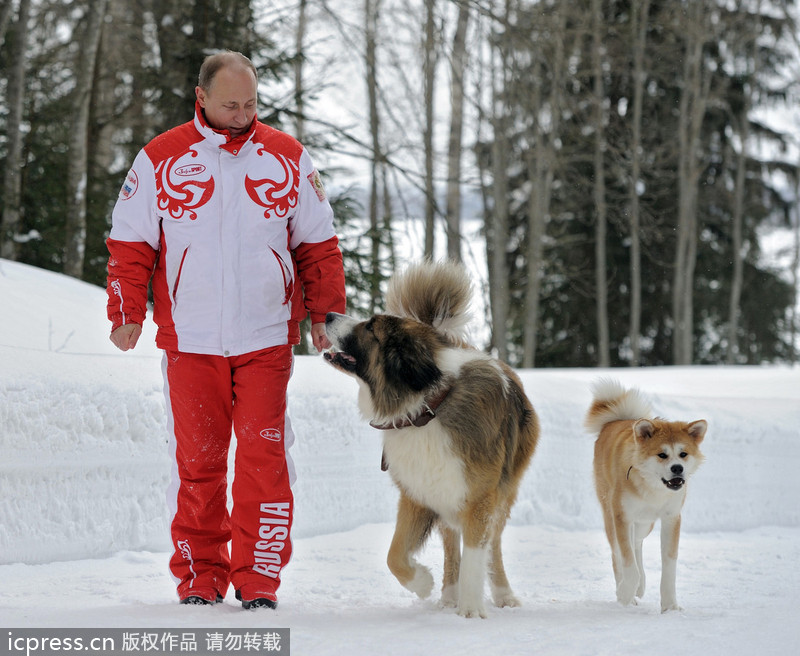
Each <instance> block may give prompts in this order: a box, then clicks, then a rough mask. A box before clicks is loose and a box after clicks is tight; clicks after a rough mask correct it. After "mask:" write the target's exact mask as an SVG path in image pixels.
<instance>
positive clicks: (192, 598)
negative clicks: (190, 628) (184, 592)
mask: <svg viewBox="0 0 800 656" xmlns="http://www.w3.org/2000/svg"><path fill="white" fill-rule="evenodd" d="M181 603H182V604H183V605H185V606H211V605H213V604H221V603H222V595H220V594H218V595H217V598H216V599H215V600H214V601H209V600H208V599H203V597H198V596H197V595H189V596H188V597H185V598H183V599H181Z"/></svg>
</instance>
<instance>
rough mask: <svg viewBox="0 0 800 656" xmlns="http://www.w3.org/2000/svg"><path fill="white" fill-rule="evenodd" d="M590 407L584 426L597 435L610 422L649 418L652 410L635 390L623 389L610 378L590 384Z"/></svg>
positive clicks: (647, 402)
mask: <svg viewBox="0 0 800 656" xmlns="http://www.w3.org/2000/svg"><path fill="white" fill-rule="evenodd" d="M592 394H593V396H594V398H593V399H592V405H591V407H590V408H589V412H588V413H587V414H586V421H585V422H584V426H586V428H587V429H588V430H589V431H591V432H592V433H595V434H596V433H599V432H600V431H601V430H602V429H603V426H605V425H606V424H607V423H609V422H611V421H620V420H623V419H642V418H648V419H649V418H651V417H652V415H653V409H652V408H651V407H650V403H649V401H648V400H647V399H646V398H644V396H643V395H642V393H641V392H640V391H639V390H638V389H636V388H632V389H625V387H623V386H622V385H621V384H620V383H619V382H618V381H616V380H614V379H612V378H600V379H599V380H597V381H595V382H594V383H593V384H592Z"/></svg>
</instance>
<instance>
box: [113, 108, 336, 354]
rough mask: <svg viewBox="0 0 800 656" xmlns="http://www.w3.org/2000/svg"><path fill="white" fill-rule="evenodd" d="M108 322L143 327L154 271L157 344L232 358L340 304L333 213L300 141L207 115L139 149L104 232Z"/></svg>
mask: <svg viewBox="0 0 800 656" xmlns="http://www.w3.org/2000/svg"><path fill="white" fill-rule="evenodd" d="M107 245H108V250H109V253H110V258H109V262H108V297H109V302H108V316H109V319H111V322H112V330H114V329H116V328H118V327H119V326H121V325H123V324H126V323H138V324H141V323H142V322H143V320H144V317H145V312H146V304H147V285H148V282H149V281H150V278H151V277H152V281H153V299H154V319H155V322H156V323H157V324H158V334H157V336H156V343H157V345H158V346H159V347H160V348H162V349H170V350H178V351H184V352H190V353H204V354H210V355H224V356H233V355H240V354H242V353H249V352H251V351H255V350H258V349H262V348H268V347H271V346H277V345H279V344H287V343H289V344H296V343H297V342H298V341H299V328H298V322H299V321H300V320H302V319H303V318H304V317H305V316H306V312H307V311H308V312H310V314H311V320H312V322H313V323H318V322H321V321H324V319H325V314H326V313H327V312H329V311H335V312H344V307H345V296H344V272H343V269H342V255H341V252H340V251H339V248H338V240H337V239H336V236H335V234H334V231H333V212H332V210H331V207H330V204H329V203H328V201H327V199H326V197H325V192H324V190H323V188H322V185H321V183H320V181H319V176H318V174H317V172H316V170H315V169H314V165H313V164H312V162H311V158H310V157H309V155H308V153H307V152H306V150H305V149H304V148H303V146H302V145H301V144H300V143H298V142H297V141H296V140H295V139H293V138H292V137H290V136H288V135H286V134H284V133H282V132H279V131H277V130H274V129H273V128H270V127H268V126H266V125H264V124H263V123H259V122H258V120H254V121H253V125H252V127H251V129H250V131H249V132H248V133H247V134H245V135H242V136H240V137H238V138H236V139H233V140H231V139H230V137H229V135H228V132H227V131H224V132H222V131H217V130H214V129H213V128H211V127H210V126H209V125H208V124H207V123H206V121H205V118H204V117H203V114H202V111H201V110H200V108H199V106H197V108H196V111H195V117H194V120H193V121H189V122H188V123H185V124H184V125H181V126H178V127H176V128H174V129H172V130H169V131H168V132H165V133H164V134H162V135H160V136H158V137H156V138H155V139H153V141H151V142H150V143H149V144H148V145H147V146H145V147H144V148H143V149H142V150H141V151H140V152H139V154H138V155H137V157H136V159H135V160H134V162H133V166H132V167H131V169H130V171H129V172H128V175H127V178H126V180H125V183H124V184H123V186H122V189H121V191H120V194H119V198H118V199H117V203H116V205H115V207H114V211H113V214H112V227H111V233H110V236H109V239H108V241H107Z"/></svg>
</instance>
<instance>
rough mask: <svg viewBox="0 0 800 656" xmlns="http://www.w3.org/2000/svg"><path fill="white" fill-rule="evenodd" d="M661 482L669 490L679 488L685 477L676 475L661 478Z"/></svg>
mask: <svg viewBox="0 0 800 656" xmlns="http://www.w3.org/2000/svg"><path fill="white" fill-rule="evenodd" d="M661 482H662V483H663V484H664V485H666V486H667V487H668V488H669V489H670V490H680V489H681V488H682V487H683V484H684V483H685V482H686V479H685V478H682V477H681V476H676V477H675V478H671V479H670V480H667V479H665V478H662V479H661Z"/></svg>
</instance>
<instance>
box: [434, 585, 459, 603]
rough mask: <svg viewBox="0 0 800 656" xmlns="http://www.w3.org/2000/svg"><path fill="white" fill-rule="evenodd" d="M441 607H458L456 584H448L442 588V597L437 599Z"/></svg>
mask: <svg viewBox="0 0 800 656" xmlns="http://www.w3.org/2000/svg"><path fill="white" fill-rule="evenodd" d="M439 605H440V606H441V607H442V608H458V586H457V585H448V586H445V587H444V588H442V598H441V599H440V600H439Z"/></svg>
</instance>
